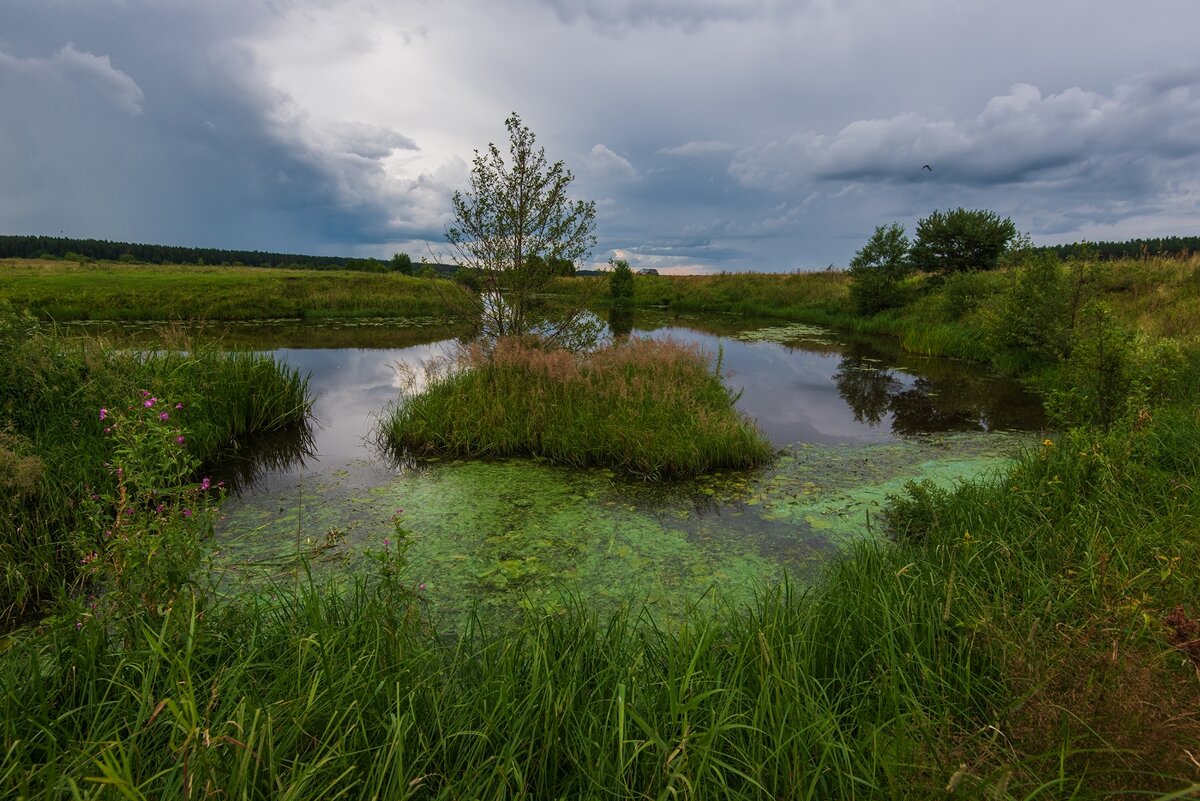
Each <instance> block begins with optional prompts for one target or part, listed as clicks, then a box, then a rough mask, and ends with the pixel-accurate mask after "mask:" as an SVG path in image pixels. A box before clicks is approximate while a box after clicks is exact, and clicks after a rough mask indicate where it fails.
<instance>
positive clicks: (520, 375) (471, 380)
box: [381, 339, 772, 479]
mask: <svg viewBox="0 0 1200 801" xmlns="http://www.w3.org/2000/svg"><path fill="white" fill-rule="evenodd" d="M707 361H708V360H707V357H706V356H705V355H704V354H702V353H701V352H700V351H699V350H698V349H696V348H694V347H690V346H686V345H683V344H680V343H678V342H674V341H670V340H649V339H634V340H631V341H628V342H618V343H615V344H613V345H611V346H609V347H605V348H602V349H600V350H597V351H595V352H593V353H589V354H573V353H570V352H568V351H565V350H544V349H542V348H540V347H537V346H536V345H534V344H530V343H528V342H522V341H519V340H512V339H509V340H501V341H500V342H499V343H497V344H496V345H495V346H494V347H493V348H487V349H485V348H483V347H482V346H474V347H471V348H466V349H464V350H463V351H462V352H461V353H460V354H459V355H458V357H457V359H456V363H455V364H454V365H442V366H440V367H437V366H435V367H434V368H433V369H431V370H429V371H428V374H427V376H426V386H425V387H424V389H423V391H422V392H420V393H415V392H410V393H409V397H407V398H406V399H404V400H403V402H402V403H401V404H400V405H399V406H398V407H397V408H396V409H394V410H393V411H392V413H391V415H390V416H389V417H388V418H387V419H386V420H385V421H384V422H383V425H382V430H381V435H382V438H383V441H384V442H385V444H386V445H387V446H388V447H389V448H391V449H392V450H394V451H396V452H398V453H400V452H404V451H407V452H410V453H414V454H417V455H421V454H452V455H462V456H482V457H503V456H541V457H546V458H549V459H551V460H553V461H555V462H557V463H560V464H566V465H572V466H575V467H589V466H603V467H608V468H612V469H615V470H620V471H622V472H625V473H627V474H629V475H633V476H637V477H641V478H647V479H658V478H680V477H689V476H695V475H698V474H700V473H703V472H705V471H707V470H713V469H717V468H726V467H728V468H739V467H752V466H754V465H757V464H761V463H763V462H764V461H766V460H767V459H769V458H770V457H771V453H772V452H771V448H770V446H769V445H768V443H767V442H766V440H765V439H764V438H763V436H762V435H761V434H760V433H759V432H758V431H757V430H756V429H755V427H754V426H753V424H752V423H751V422H749V421H748V420H746V419H745V418H744V417H743V416H742V415H741V414H739V413H738V412H737V411H736V410H735V409H734V407H733V399H732V398H731V397H730V394H729V392H728V390H727V389H726V388H725V386H724V385H723V384H722V383H721V379H720V377H719V376H718V375H716V374H714V372H713V371H712V370H710V368H709V366H708V363H707Z"/></svg>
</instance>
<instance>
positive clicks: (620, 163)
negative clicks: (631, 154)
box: [587, 144, 638, 181]
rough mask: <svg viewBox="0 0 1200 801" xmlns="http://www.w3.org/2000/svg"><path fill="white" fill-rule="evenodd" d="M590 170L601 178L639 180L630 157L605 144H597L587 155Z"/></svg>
mask: <svg viewBox="0 0 1200 801" xmlns="http://www.w3.org/2000/svg"><path fill="white" fill-rule="evenodd" d="M587 168H588V172H589V173H590V174H592V175H594V176H596V177H599V178H608V179H618V180H625V181H633V180H637V177H638V171H637V169H635V168H634V166H633V165H632V164H631V163H630V162H629V159H627V158H625V157H624V156H622V155H620V154H619V153H615V152H613V151H612V150H610V149H609V148H608V147H606V146H604V145H599V144H598V145H596V146H595V147H593V148H592V149H591V151H590V152H589V153H588V156H587Z"/></svg>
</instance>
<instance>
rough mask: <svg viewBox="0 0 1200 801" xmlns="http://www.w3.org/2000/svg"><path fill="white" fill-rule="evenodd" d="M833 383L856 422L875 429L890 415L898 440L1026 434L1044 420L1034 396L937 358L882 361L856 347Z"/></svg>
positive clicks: (897, 357) (899, 356) (847, 354)
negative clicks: (963, 434) (1008, 432)
mask: <svg viewBox="0 0 1200 801" xmlns="http://www.w3.org/2000/svg"><path fill="white" fill-rule="evenodd" d="M887 364H891V365H894V366H885V365H887ZM834 381H835V383H836V385H837V390H838V394H840V395H841V396H842V399H843V400H844V401H846V404H847V405H848V406H849V407H850V409H851V410H852V411H853V413H854V419H855V420H857V421H858V422H860V423H866V424H867V425H871V426H877V425H880V424H881V423H882V422H883V421H884V419H885V418H887V417H888V416H889V415H890V417H891V430H892V431H893V432H894V433H896V434H901V435H904V434H925V433H930V432H935V431H985V430H994V429H1006V428H1021V429H1028V428H1030V427H1031V426H1037V425H1040V424H1041V421H1042V420H1043V419H1044V417H1043V412H1042V405H1041V400H1040V399H1039V398H1038V396H1037V395H1035V394H1033V393H1031V392H1028V391H1026V390H1025V389H1024V388H1022V387H1020V386H1019V385H1015V384H1014V382H1011V381H1002V380H997V379H995V378H993V377H990V376H987V375H971V374H968V373H966V371H965V370H964V369H963V366H962V365H961V364H956V363H949V362H947V361H945V360H941V359H919V358H917V357H911V356H906V355H905V354H897V355H895V356H894V357H893V358H892V359H889V360H888V362H884V361H883V360H882V359H881V358H880V355H879V354H878V353H877V352H876V351H874V350H872V349H870V348H867V347H865V346H863V345H861V344H854V343H851V344H848V345H847V348H846V350H845V352H844V353H843V355H842V359H841V362H840V363H839V365H838V369H837V372H836V373H835V374H834Z"/></svg>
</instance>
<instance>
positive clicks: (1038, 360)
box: [987, 253, 1073, 370]
mask: <svg viewBox="0 0 1200 801" xmlns="http://www.w3.org/2000/svg"><path fill="white" fill-rule="evenodd" d="M1008 277H1009V286H1008V287H1007V289H1006V290H1005V291H1004V292H1003V293H1002V294H1000V295H999V296H998V297H997V298H996V300H995V302H994V303H993V304H992V306H991V314H990V316H989V318H988V326H987V330H988V344H989V346H990V347H991V348H992V349H993V350H994V351H995V353H996V354H997V355H999V356H1002V357H1004V358H1006V359H1007V360H1009V362H1010V363H1012V364H1014V365H1019V368H1018V369H1025V370H1028V369H1031V368H1035V367H1044V366H1046V365H1051V364H1054V363H1056V362H1058V361H1059V360H1060V359H1062V357H1063V356H1064V355H1065V354H1066V352H1067V348H1068V344H1069V340H1070V336H1071V326H1072V324H1073V323H1072V317H1073V308H1072V296H1071V292H1070V289H1071V285H1070V281H1069V276H1068V274H1067V272H1066V270H1064V269H1063V266H1062V265H1061V264H1060V263H1059V261H1058V259H1057V258H1055V257H1054V256H1053V255H1052V254H1047V253H1038V254H1031V255H1029V256H1027V257H1026V258H1024V259H1023V260H1022V261H1021V262H1020V264H1019V265H1018V266H1016V267H1014V268H1012V269H1010V271H1009V273H1008Z"/></svg>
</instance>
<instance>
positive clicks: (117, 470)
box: [76, 390, 221, 617]
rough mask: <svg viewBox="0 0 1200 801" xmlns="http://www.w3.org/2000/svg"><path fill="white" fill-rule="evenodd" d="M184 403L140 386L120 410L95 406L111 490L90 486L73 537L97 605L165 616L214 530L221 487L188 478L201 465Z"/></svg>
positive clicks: (188, 580)
mask: <svg viewBox="0 0 1200 801" xmlns="http://www.w3.org/2000/svg"><path fill="white" fill-rule="evenodd" d="M183 414H184V407H183V404H181V403H176V404H174V405H172V404H170V403H168V402H167V401H165V400H163V399H161V398H158V397H156V396H154V395H152V394H151V393H150V392H149V391H148V390H142V391H141V393H140V396H139V397H137V398H136V399H135V402H133V403H129V404H127V405H126V406H125V407H124V408H120V407H104V408H101V409H100V410H99V414H98V418H99V423H100V424H101V425H102V426H103V427H104V433H105V434H106V435H107V436H108V437H109V438H110V442H111V443H112V451H111V456H110V460H109V461H108V462H106V463H105V466H106V467H107V468H108V469H109V472H110V473H111V475H112V476H113V478H114V482H113V484H112V486H111V487H110V488H108V489H99V490H94V491H89V494H88V497H87V498H86V499H85V500H84V511H85V512H86V516H87V519H88V520H89V522H90V524H91V525H90V528H89V530H87V531H83V532H80V533H79V534H78V536H77V537H76V548H77V550H78V553H79V558H80V563H81V566H82V568H83V571H82V573H83V576H84V578H85V579H86V580H88V581H89V582H90V584H91V585H92V588H93V590H94V593H95V596H94V600H93V602H92V603H91V604H90V606H89V611H88V612H87V613H86V614H87V615H89V616H90V615H95V614H99V613H101V612H102V611H118V612H122V613H129V614H132V613H141V612H144V613H148V614H150V615H152V616H158V617H160V616H162V615H165V614H166V612H167V611H168V610H169V609H170V608H171V606H172V605H173V603H174V602H175V600H176V598H177V596H178V595H179V593H180V591H181V590H182V589H183V588H184V587H186V586H187V585H189V584H190V583H191V581H192V575H193V573H194V571H195V570H196V568H197V567H198V566H199V564H200V561H201V557H202V546H201V542H202V540H203V539H204V538H205V537H207V536H209V535H210V534H211V533H212V529H213V524H214V523H215V521H216V517H217V501H218V500H219V497H220V494H221V485H220V484H219V483H218V484H213V482H212V481H211V480H210V479H208V478H204V479H203V480H201V481H200V482H193V481H191V478H192V476H194V475H195V472H196V470H197V469H198V467H199V465H200V463H199V460H198V459H196V457H195V456H193V455H191V454H190V453H188V450H187V434H186V430H185V429H184V427H183V425H182V420H181V418H182V417H183Z"/></svg>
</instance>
